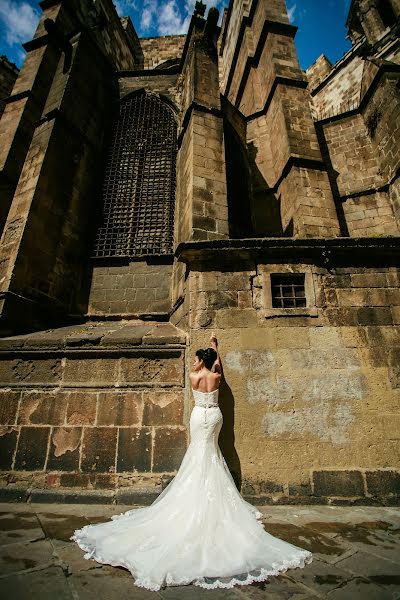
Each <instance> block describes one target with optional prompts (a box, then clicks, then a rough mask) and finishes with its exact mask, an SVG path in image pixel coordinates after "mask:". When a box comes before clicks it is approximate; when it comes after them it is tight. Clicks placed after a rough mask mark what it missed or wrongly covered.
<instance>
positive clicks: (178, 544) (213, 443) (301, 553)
mask: <svg viewBox="0 0 400 600" xmlns="http://www.w3.org/2000/svg"><path fill="white" fill-rule="evenodd" d="M210 344H211V348H207V349H206V350H198V351H197V352H196V357H195V361H194V364H193V371H192V372H191V373H190V375H189V379H190V383H191V386H192V391H193V397H194V401H195V406H194V408H193V410H192V413H191V416H190V444H189V447H188V449H187V451H186V454H185V456H184V458H183V461H182V464H181V466H180V468H179V471H178V473H177V474H176V476H175V478H174V479H173V480H172V481H171V482H170V483H169V484H168V486H167V487H166V488H165V489H164V491H163V492H162V493H161V494H160V495H159V496H158V498H157V499H156V500H155V501H154V502H153V504H152V505H151V506H148V507H145V508H139V509H133V510H128V511H127V512H125V513H121V514H120V515H114V516H113V517H111V519H112V520H111V521H109V522H106V523H99V524H96V525H86V526H85V527H83V528H82V529H77V530H76V531H75V533H74V535H73V536H72V537H71V539H72V540H74V541H75V542H76V543H77V544H78V545H79V546H80V548H82V550H85V552H86V554H85V558H88V559H89V558H92V559H94V560H96V561H97V562H99V563H104V564H109V565H113V566H121V567H124V568H126V569H128V570H129V571H130V573H131V574H132V576H133V577H134V579H135V581H134V583H135V585H137V586H139V587H143V588H147V589H148V590H154V591H157V590H159V589H160V588H161V587H164V586H170V585H187V584H190V583H192V584H194V585H197V586H200V587H202V588H218V587H219V588H232V587H233V586H234V585H246V584H250V583H253V582H254V581H265V580H267V579H269V578H270V577H271V576H273V575H278V574H279V573H283V572H284V571H286V570H287V569H290V568H294V567H304V565H305V564H306V563H309V562H311V560H312V555H311V553H310V552H308V551H306V550H302V549H301V548H298V547H297V546H293V545H292V544H289V543H288V542H284V541H283V540H280V539H278V538H276V537H273V536H272V535H270V534H269V533H267V532H266V531H265V530H264V528H263V525H262V523H261V522H260V520H259V519H261V517H262V513H260V512H259V511H258V510H257V509H256V508H255V507H253V506H252V505H251V504H249V503H248V502H246V501H245V500H244V499H243V498H242V496H241V495H240V494H239V492H238V491H237V489H236V486H235V483H234V481H233V479H232V476H231V474H230V472H229V470H228V467H227V464H226V462H225V460H224V458H223V456H222V453H221V450H220V448H219V446H218V435H219V432H220V430H221V425H222V413H221V410H220V408H219V406H218V388H219V384H220V380H221V362H220V358H219V355H218V345H217V344H218V342H217V338H216V337H215V336H214V335H212V336H211V339H210Z"/></svg>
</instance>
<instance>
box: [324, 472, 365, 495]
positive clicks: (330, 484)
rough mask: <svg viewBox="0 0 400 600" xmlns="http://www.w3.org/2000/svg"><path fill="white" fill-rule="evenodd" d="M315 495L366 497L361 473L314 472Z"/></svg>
mask: <svg viewBox="0 0 400 600" xmlns="http://www.w3.org/2000/svg"><path fill="white" fill-rule="evenodd" d="M312 477H313V482H314V494H316V495H318V496H364V494H365V491H364V482H363V478H362V475H361V473H360V472H359V471H314V472H313V475H312Z"/></svg>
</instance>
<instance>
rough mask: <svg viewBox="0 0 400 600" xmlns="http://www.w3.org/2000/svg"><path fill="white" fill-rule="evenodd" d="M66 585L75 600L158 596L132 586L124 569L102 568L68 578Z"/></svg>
mask: <svg viewBox="0 0 400 600" xmlns="http://www.w3.org/2000/svg"><path fill="white" fill-rule="evenodd" d="M68 583H69V585H70V586H71V589H72V590H73V591H74V595H75V597H77V598H82V599H84V600H113V599H114V598H115V599H118V600H157V598H158V600H159V599H160V596H158V594H156V593H155V592H150V591H149V590H145V589H143V588H139V587H137V586H135V585H134V583H133V579H132V576H131V574H130V573H129V572H128V571H126V570H125V569H121V568H118V567H117V568H116V567H113V568H110V567H102V568H101V569H96V570H91V571H86V572H80V573H77V574H73V575H71V577H68Z"/></svg>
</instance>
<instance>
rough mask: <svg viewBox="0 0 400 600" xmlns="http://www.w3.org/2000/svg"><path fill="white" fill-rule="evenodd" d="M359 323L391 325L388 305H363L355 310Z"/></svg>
mask: <svg viewBox="0 0 400 600" xmlns="http://www.w3.org/2000/svg"><path fill="white" fill-rule="evenodd" d="M357 320H358V323H359V324H360V325H392V323H393V321H392V313H391V311H390V307H386V306H385V307H383V306H382V307H368V308H367V307H365V308H359V309H358V310H357Z"/></svg>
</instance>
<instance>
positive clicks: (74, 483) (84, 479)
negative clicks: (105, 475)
mask: <svg viewBox="0 0 400 600" xmlns="http://www.w3.org/2000/svg"><path fill="white" fill-rule="evenodd" d="M93 478H94V476H93V475H87V474H86V473H61V475H60V486H61V487H67V488H68V487H79V488H86V487H88V486H89V485H90V483H91V481H92V479H93Z"/></svg>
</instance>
